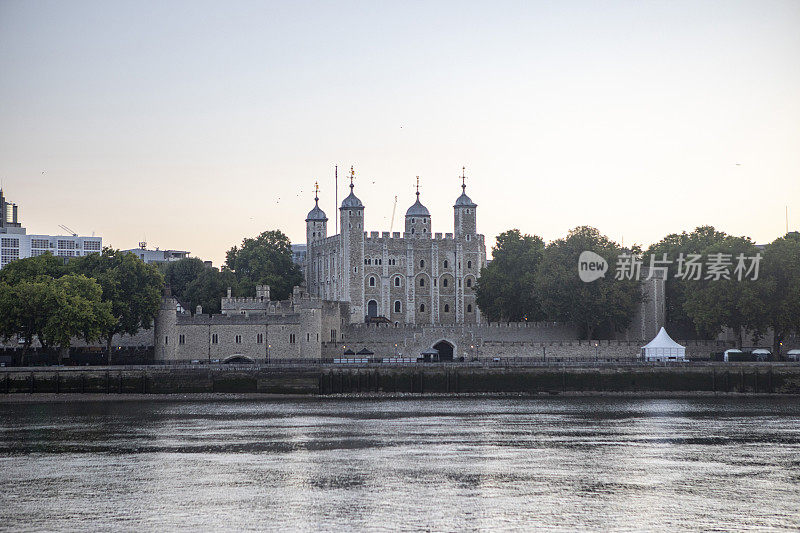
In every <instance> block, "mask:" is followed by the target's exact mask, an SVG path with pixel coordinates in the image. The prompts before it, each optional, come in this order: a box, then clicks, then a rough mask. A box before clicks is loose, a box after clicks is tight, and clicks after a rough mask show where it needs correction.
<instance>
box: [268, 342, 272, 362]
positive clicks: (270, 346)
mask: <svg viewBox="0 0 800 533" xmlns="http://www.w3.org/2000/svg"><path fill="white" fill-rule="evenodd" d="M270 348H272V345H270V344H267V364H269V349H270Z"/></svg>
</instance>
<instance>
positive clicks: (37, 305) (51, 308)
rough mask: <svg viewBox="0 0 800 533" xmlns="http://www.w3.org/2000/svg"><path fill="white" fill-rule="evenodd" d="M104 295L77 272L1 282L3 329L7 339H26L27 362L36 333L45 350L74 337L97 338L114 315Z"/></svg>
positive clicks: (62, 345)
mask: <svg viewBox="0 0 800 533" xmlns="http://www.w3.org/2000/svg"><path fill="white" fill-rule="evenodd" d="M101 295H102V290H101V288H100V286H99V285H98V284H97V282H96V281H95V280H93V279H91V278H87V277H85V276H81V275H74V274H67V275H65V276H62V277H60V278H57V279H53V278H52V277H49V276H39V277H38V278H36V279H34V280H22V281H19V282H17V283H15V284H14V285H10V284H8V283H5V282H0V333H1V334H2V336H3V338H5V339H6V340H8V339H9V338H11V337H12V336H13V335H18V336H19V337H21V338H23V339H24V340H25V343H24V348H23V353H22V362H23V364H24V360H25V356H26V355H27V353H28V350H29V349H30V346H31V343H32V341H33V338H34V336H36V337H37V338H38V339H39V343H40V344H41V346H42V349H43V350H45V351H47V350H48V349H49V348H50V347H52V346H57V347H59V348H62V349H68V348H69V347H70V345H71V342H72V338H73V337H82V338H84V339H86V341H87V342H91V341H94V340H97V339H98V338H99V337H100V334H101V331H102V329H103V328H104V327H106V326H107V325H108V323H109V321H111V320H112V319H113V317H112V316H111V312H110V308H111V305H110V303H107V302H102V300H101ZM60 360H61V354H60V353H59V361H60Z"/></svg>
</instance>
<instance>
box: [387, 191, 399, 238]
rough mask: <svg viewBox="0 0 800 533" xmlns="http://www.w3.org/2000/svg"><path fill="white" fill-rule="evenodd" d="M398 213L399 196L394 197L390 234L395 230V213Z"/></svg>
mask: <svg viewBox="0 0 800 533" xmlns="http://www.w3.org/2000/svg"><path fill="white" fill-rule="evenodd" d="M395 211H397V196H395V197H394V205H393V206H392V221H391V222H390V223H389V233H391V232H392V230H393V229H394V212H395Z"/></svg>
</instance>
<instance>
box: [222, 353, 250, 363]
mask: <svg viewBox="0 0 800 533" xmlns="http://www.w3.org/2000/svg"><path fill="white" fill-rule="evenodd" d="M222 362H223V363H247V364H252V363H255V361H253V358H252V357H249V356H247V355H244V354H240V353H237V354H233V355H229V356H228V357H226V358H225V359H223V360H222Z"/></svg>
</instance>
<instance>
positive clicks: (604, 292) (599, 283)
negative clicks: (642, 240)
mask: <svg viewBox="0 0 800 533" xmlns="http://www.w3.org/2000/svg"><path fill="white" fill-rule="evenodd" d="M583 251H592V252H594V253H596V254H598V255H600V256H602V257H603V259H605V260H606V262H607V263H608V264H609V265H614V264H616V259H617V256H618V255H619V254H620V253H622V252H623V250H622V249H621V248H620V247H619V246H617V245H616V244H615V243H614V242H612V241H611V240H609V239H608V238H607V237H605V236H604V235H601V234H600V232H599V231H597V230H596V229H595V228H592V227H589V226H581V227H578V228H575V229H573V230H572V231H570V232H569V234H568V235H567V237H566V238H565V239H558V240H556V241H553V242H552V243H550V244H549V245H548V246H547V248H545V251H544V256H543V258H542V262H541V264H540V266H539V270H538V272H537V275H536V290H537V292H538V293H539V297H540V299H541V305H542V309H543V310H544V312H545V313H546V315H547V316H548V317H549V318H550V319H552V320H558V321H563V322H571V323H573V324H575V325H576V326H578V327H579V328H581V329H582V330H583V335H584V336H585V338H587V339H592V338H595V337H594V335H596V334H598V336H599V335H602V336H607V337H611V336H613V333H614V332H617V331H624V330H625V329H626V328H627V327H628V326H629V325H630V323H631V321H632V320H633V316H634V313H635V312H636V309H637V307H638V304H639V303H640V302H641V301H642V292H641V288H640V286H639V281H637V280H635V279H622V280H617V279H614V276H613V275H608V274H606V276H604V277H601V278H599V279H597V280H594V281H591V282H583V281H581V279H580V277H579V276H578V258H579V257H580V254H581V252H583ZM598 338H599V337H598Z"/></svg>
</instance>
